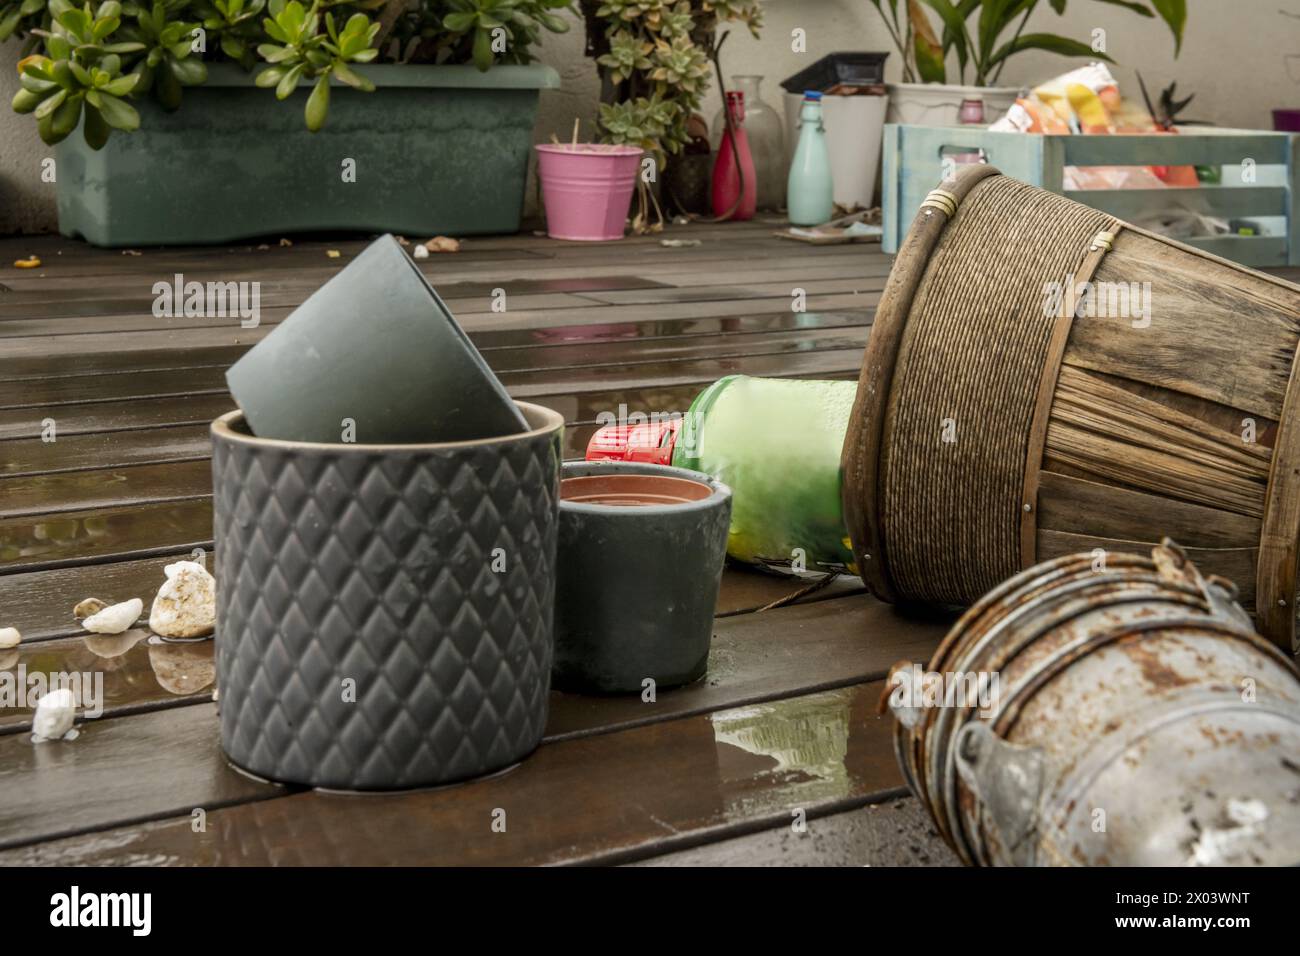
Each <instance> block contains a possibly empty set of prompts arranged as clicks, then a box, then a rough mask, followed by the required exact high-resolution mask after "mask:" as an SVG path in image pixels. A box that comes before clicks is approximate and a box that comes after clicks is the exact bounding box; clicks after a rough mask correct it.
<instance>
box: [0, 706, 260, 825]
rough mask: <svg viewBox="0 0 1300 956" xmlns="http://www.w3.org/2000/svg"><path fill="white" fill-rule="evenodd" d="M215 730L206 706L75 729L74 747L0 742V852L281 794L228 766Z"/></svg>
mask: <svg viewBox="0 0 1300 956" xmlns="http://www.w3.org/2000/svg"><path fill="white" fill-rule="evenodd" d="M216 730H217V720H216V707H215V705H213V704H211V703H209V704H202V705H198V706H194V707H179V708H175V709H172V710H165V711H157V712H154V713H149V714H140V715H137V716H134V717H121V718H117V719H112V720H100V721H91V722H88V723H83V724H81V725H79V727H78V733H79V736H78V737H77V739H75V740H59V741H45V742H42V743H40V744H33V743H31V742H30V740H29V739H28V737H29V735H26V734H12V735H9V736H7V737H0V792H3V793H4V794H5V800H4V802H3V804H2V805H0V846H14V845H16V844H20V843H25V842H30V841H32V840H43V839H50V838H53V837H57V836H59V835H62V834H70V833H83V832H85V831H87V830H94V829H97V828H101V827H104V826H108V825H113V824H116V825H119V826H120V825H122V824H124V823H126V821H129V820H135V821H140V820H149V819H154V818H158V817H163V816H174V815H176V814H184V816H185V819H186V820H187V821H188V820H189V819H191V817H190V812H191V811H192V810H193V809H194V808H196V807H204V808H213V807H218V806H224V805H227V804H230V803H234V802H237V801H246V800H259V799H262V800H264V799H267V798H271V797H277V796H279V795H280V794H282V793H283V792H284V788H283V787H280V786H278V785H276V784H270V783H262V782H259V781H255V780H253V779H252V778H250V777H246V776H244V775H243V774H240V773H237V772H236V771H234V770H232V769H230V767H229V766H228V765H227V764H226V759H225V756H224V755H223V754H222V753H221V746H220V742H219V740H218V737H217V733H216ZM186 825H187V826H188V825H189V824H188V823H187V824H186ZM79 842H80V843H81V845H82V846H85V847H89V846H92V845H95V843H94V841H79Z"/></svg>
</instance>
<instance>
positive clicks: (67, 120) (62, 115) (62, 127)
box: [50, 96, 83, 139]
mask: <svg viewBox="0 0 1300 956" xmlns="http://www.w3.org/2000/svg"><path fill="white" fill-rule="evenodd" d="M82 100H83V98H82V97H81V96H69V97H68V98H67V99H66V100H64V101H63V105H62V106H60V107H59V108H58V109H57V110H55V111H54V115H53V116H52V117H51V120H52V122H51V123H50V129H51V130H53V132H54V135H56V136H58V137H59V139H63V138H64V137H66V136H67V135H68V134H69V133H71V132H72V131H73V130H74V129H76V128H77V120H79V119H81V104H82Z"/></svg>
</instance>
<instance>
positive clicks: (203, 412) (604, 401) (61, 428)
mask: <svg viewBox="0 0 1300 956" xmlns="http://www.w3.org/2000/svg"><path fill="white" fill-rule="evenodd" d="M861 359H862V350H861V349H835V350H828V351H825V352H809V353H807V354H798V353H796V354H795V355H793V356H755V357H753V358H745V357H741V358H727V359H719V360H717V361H694V362H681V363H669V362H665V363H660V364H652V365H646V366H640V365H637V366H629V367H628V371H627V374H626V375H625V377H624V380H623V382H622V383H619V382H618V381H616V380H611V379H609V378H608V377H607V376H609V373H608V372H607V371H603V370H597V371H596V372H595V373H593V374H584V373H583V372H582V371H581V370H579V371H578V372H577V373H575V374H573V375H571V376H568V377H567V378H565V379H558V378H557V379H556V380H555V381H550V382H548V381H544V380H542V381H539V379H542V378H543V376H541V375H532V376H531V378H529V379H528V380H527V381H526V382H525V383H524V384H519V385H515V384H513V383H512V382H510V381H508V382H507V390H508V391H510V393H511V394H512V395H514V396H515V397H517V398H522V399H526V400H528V401H532V402H537V403H539V404H542V405H547V406H549V407H552V408H554V409H556V410H557V411H559V412H561V413H562V414H564V416H565V419H566V420H567V421H570V422H575V423H577V422H589V421H595V419H596V416H597V415H598V414H600V413H602V412H611V411H617V410H618V408H619V406H620V405H625V406H626V407H627V408H628V410H629V411H636V410H640V411H644V412H646V413H649V412H652V411H658V412H671V411H678V412H684V411H686V409H687V408H688V407H689V405H690V400H691V399H692V398H694V396H695V393H696V392H698V391H699V389H700V388H703V387H704V386H705V385H708V384H709V383H711V382H713V381H716V380H717V379H718V378H719V377H720V376H722V375H729V374H744V375H760V376H761V375H777V376H779V377H781V378H839V379H843V378H852V377H855V376H856V375H857V372H858V368H859V365H860V364H861ZM526 374H529V375H531V373H526ZM234 407H235V403H234V400H233V399H231V398H230V396H229V395H225V394H215V393H214V394H200V395H185V396H179V397H173V398H143V399H130V400H123V401H114V402H96V403H87V404H78V405H63V406H58V407H56V408H53V409H51V408H39V409H8V410H0V440H4V439H40V438H41V436H42V429H43V428H44V427H45V426H44V425H43V423H44V422H45V421H46V419H52V420H53V421H54V423H55V427H56V434H57V436H60V438H61V437H62V436H67V435H81V434H93V433H101V432H116V431H135V430H138V429H142V428H158V427H163V426H173V425H201V424H208V423H210V422H211V421H212V419H214V418H216V417H217V416H218V415H222V414H224V413H226V412H228V411H230V410H231V409H233V408H234ZM0 447H2V446H0Z"/></svg>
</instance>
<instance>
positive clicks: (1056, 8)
mask: <svg viewBox="0 0 1300 956" xmlns="http://www.w3.org/2000/svg"><path fill="white" fill-rule="evenodd" d="M870 2H871V5H872V6H874V7H875V8H876V10H877V12H878V13H879V14H880V18H881V20H882V21H883V22H884V24H885V29H887V30H888V31H889V35H890V37H891V39H893V41H894V45H895V46H896V47H897V48H898V52H899V55H900V56H901V58H902V63H903V82H901V83H894V84H891V85H890V88H889V112H888V116H887V122H890V123H909V124H913V125H922V126H955V125H956V124H957V123H958V117H959V113H960V110H961V105H962V103H963V101H970V100H976V101H979V102H981V103H982V104H983V115H984V120H985V121H986V122H992V121H993V120H995V119H997V118H998V117H999V116H1001V115H1002V114H1004V113H1005V112H1006V111H1007V110H1008V109H1010V108H1011V104H1012V103H1014V102H1015V100H1016V96H1017V94H1018V93H1019V88H1018V87H1014V86H1000V85H999V80H1000V79H1001V76H1002V71H1003V69H1004V68H1005V67H1006V64H1007V61H1008V60H1009V59H1010V58H1011V57H1013V56H1015V55H1016V54H1017V53H1023V52H1024V51H1026V50H1045V51H1047V52H1049V53H1057V54H1060V55H1061V56H1077V57H1087V58H1088V59H1091V60H1105V61H1106V62H1108V63H1113V62H1114V61H1113V60H1112V59H1111V58H1110V57H1109V56H1107V55H1106V53H1105V51H1103V50H1095V49H1093V46H1092V45H1091V44H1089V43H1085V42H1083V41H1082V40H1079V39H1075V38H1073V37H1066V36H1059V35H1057V34H1054V33H1026V32H1025V27H1026V26H1027V24H1028V22H1029V19H1030V17H1031V16H1032V15H1033V14H1034V12H1035V11H1036V10H1037V9H1038V7H1039V6H1040V4H1041V0H901V2H900V0H870ZM1095 2H1097V3H1104V4H1107V5H1109V6H1117V7H1123V8H1124V9H1126V10H1130V11H1132V12H1133V13H1135V14H1137V15H1139V16H1143V17H1147V18H1154V17H1159V18H1160V19H1161V20H1163V21H1164V22H1165V23H1166V24H1167V25H1168V27H1169V30H1170V32H1171V33H1172V34H1173V37H1174V55H1175V56H1177V54H1178V50H1179V48H1180V47H1181V45H1182V39H1183V26H1184V24H1185V23H1186V21H1187V2H1186V0H1150V2H1149V3H1147V2H1141V0H1095ZM1047 5H1048V6H1049V7H1050V8H1051V10H1052V11H1053V12H1055V13H1057V14H1062V13H1064V12H1065V5H1066V0H1047ZM926 8H929V11H930V12H929V13H927V11H926ZM936 22H937V24H938V26H937V28H936V26H935V23H936ZM950 60H955V61H956V66H957V79H958V83H956V84H953V83H949V79H950V78H951V76H950V73H949V70H948V67H949V61H950ZM968 76H969V77H970V78H971V80H972V82H971V84H970V85H967V84H966V79H967V77H968Z"/></svg>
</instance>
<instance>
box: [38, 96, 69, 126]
mask: <svg viewBox="0 0 1300 956" xmlns="http://www.w3.org/2000/svg"><path fill="white" fill-rule="evenodd" d="M67 99H68V91H67V90H59V92H57V93H55V94H54V95H53V96H48V97H46V99H45V102H43V103H41V105H40V106H38V107H36V118H37V119H38V120H40V119H45V117H47V116H49V115H50V114H52V113H53V112H54V111H55V110H57V109H58V108H59V107H60V106H62V105H63V104H64V103H65V102H66V101H67Z"/></svg>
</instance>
